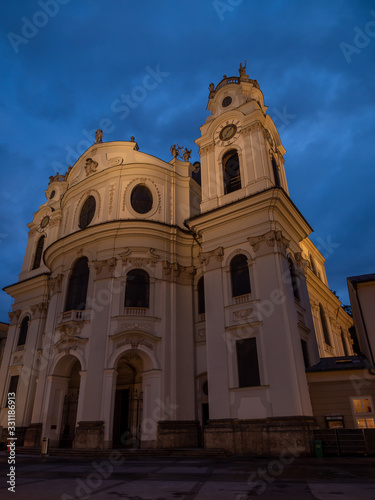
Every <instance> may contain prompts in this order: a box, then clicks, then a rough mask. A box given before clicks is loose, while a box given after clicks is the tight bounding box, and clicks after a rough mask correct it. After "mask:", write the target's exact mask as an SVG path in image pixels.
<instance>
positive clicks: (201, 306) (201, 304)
mask: <svg viewBox="0 0 375 500" xmlns="http://www.w3.org/2000/svg"><path fill="white" fill-rule="evenodd" d="M205 312H206V305H205V302H204V277H203V276H201V277H200V278H199V280H198V314H204V313H205Z"/></svg>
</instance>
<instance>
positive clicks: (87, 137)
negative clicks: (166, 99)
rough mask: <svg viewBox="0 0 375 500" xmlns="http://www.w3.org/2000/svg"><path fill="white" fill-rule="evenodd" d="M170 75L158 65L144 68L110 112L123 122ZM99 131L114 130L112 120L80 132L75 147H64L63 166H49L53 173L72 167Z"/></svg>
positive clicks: (112, 105) (113, 103)
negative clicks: (134, 83)
mask: <svg viewBox="0 0 375 500" xmlns="http://www.w3.org/2000/svg"><path fill="white" fill-rule="evenodd" d="M169 75H170V73H169V72H167V71H162V70H161V68H160V64H157V65H156V67H155V69H154V68H152V67H151V66H146V67H145V75H144V76H143V78H142V80H141V81H140V82H139V84H138V85H135V86H134V87H133V88H132V89H131V90H130V91H129V92H128V93H122V94H120V95H119V96H118V97H116V99H114V100H113V101H112V103H111V105H110V109H111V111H112V112H113V113H114V114H115V115H116V117H117V118H118V119H119V120H125V119H126V118H127V117H128V116H129V114H130V112H131V110H133V109H136V108H137V107H138V106H139V105H140V104H141V102H143V101H145V100H146V99H147V96H148V95H149V93H150V92H151V91H153V90H155V89H156V88H157V87H158V86H159V85H160V84H161V83H162V82H163V81H164V80H165V78H167V77H168V76H169ZM96 129H101V130H102V131H103V133H104V134H109V133H111V132H113V131H114V130H115V129H116V125H115V123H114V121H113V119H112V118H110V117H105V118H102V119H101V120H100V122H99V123H98V125H97V127H95V128H93V129H92V130H86V129H83V130H82V135H83V136H84V139H82V140H80V141H79V142H78V143H77V144H76V146H74V147H72V146H70V145H68V146H65V150H66V152H67V154H66V157H65V161H66V163H65V164H62V163H60V162H58V161H54V162H52V164H51V167H52V168H53V171H54V172H56V171H63V170H64V169H66V167H67V165H73V164H74V163H75V162H76V161H77V160H78V158H79V157H80V156H81V155H82V154H83V153H84V152H85V151H86V150H87V149H88V148H89V147H90V146H92V145H93V137H94V136H95V130H96Z"/></svg>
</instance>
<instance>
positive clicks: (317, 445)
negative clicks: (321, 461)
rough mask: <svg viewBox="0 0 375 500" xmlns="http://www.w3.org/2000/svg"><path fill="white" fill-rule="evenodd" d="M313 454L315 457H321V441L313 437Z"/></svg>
mask: <svg viewBox="0 0 375 500" xmlns="http://www.w3.org/2000/svg"><path fill="white" fill-rule="evenodd" d="M314 450H315V456H316V457H317V458H323V441H320V440H319V439H315V441H314Z"/></svg>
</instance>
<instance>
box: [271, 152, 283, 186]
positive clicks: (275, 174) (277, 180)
mask: <svg viewBox="0 0 375 500" xmlns="http://www.w3.org/2000/svg"><path fill="white" fill-rule="evenodd" d="M272 170H273V177H274V179H275V186H277V187H281V182H280V174H279V167H278V166H277V163H276V161H275V159H274V158H272Z"/></svg>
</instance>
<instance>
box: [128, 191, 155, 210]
mask: <svg viewBox="0 0 375 500" xmlns="http://www.w3.org/2000/svg"><path fill="white" fill-rule="evenodd" d="M152 201H153V200H152V194H151V191H150V190H149V189H148V187H146V186H145V185H144V184H139V185H138V186H136V187H135V188H134V189H133V191H132V194H131V196H130V203H131V206H132V207H133V209H134V210H135V211H136V212H137V213H139V214H147V212H149V211H150V210H151V208H152Z"/></svg>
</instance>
